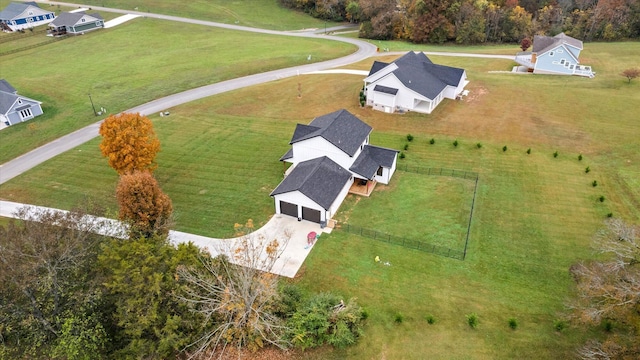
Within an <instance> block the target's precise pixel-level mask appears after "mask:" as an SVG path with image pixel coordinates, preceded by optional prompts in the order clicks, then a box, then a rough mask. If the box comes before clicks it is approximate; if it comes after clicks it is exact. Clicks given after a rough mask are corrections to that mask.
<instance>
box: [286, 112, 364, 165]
mask: <svg viewBox="0 0 640 360" xmlns="http://www.w3.org/2000/svg"><path fill="white" fill-rule="evenodd" d="M371 130H372V128H371V126H369V125H367V124H366V123H364V122H363V121H362V120H360V119H358V118H357V117H355V116H354V115H353V114H351V113H350V112H348V111H347V110H344V109H342V110H338V111H334V112H332V113H329V114H326V115H322V116H319V117H317V118H315V119H313V121H311V123H309V125H302V124H298V125H297V126H296V130H295V131H294V134H293V137H292V138H291V144H293V143H296V142H300V141H303V140H307V139H311V138H314V137H317V136H320V137H322V138H323V139H325V140H326V141H328V142H329V143H331V144H332V145H334V146H335V147H337V148H338V149H340V150H342V151H344V152H345V153H347V154H348V155H349V156H353V155H355V153H356V151H358V149H359V148H360V145H362V143H363V142H364V141H365V140H366V139H367V136H369V134H370V133H371Z"/></svg>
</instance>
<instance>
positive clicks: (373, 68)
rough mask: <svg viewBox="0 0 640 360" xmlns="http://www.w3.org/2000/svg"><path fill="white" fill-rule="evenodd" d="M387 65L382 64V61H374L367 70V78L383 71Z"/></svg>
mask: <svg viewBox="0 0 640 360" xmlns="http://www.w3.org/2000/svg"><path fill="white" fill-rule="evenodd" d="M387 65H389V63H386V62H382V61H377V60H376V61H374V62H373V65H371V70H369V75H367V76H371V75H373V74H375V73H377V72H378V71H380V70H382V69H384V68H385V67H386V66H387Z"/></svg>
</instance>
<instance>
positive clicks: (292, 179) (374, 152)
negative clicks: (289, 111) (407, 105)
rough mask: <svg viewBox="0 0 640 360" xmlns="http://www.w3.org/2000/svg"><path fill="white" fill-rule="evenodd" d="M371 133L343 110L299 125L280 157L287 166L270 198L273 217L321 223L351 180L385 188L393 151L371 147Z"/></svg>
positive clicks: (335, 207) (394, 161)
mask: <svg viewBox="0 0 640 360" xmlns="http://www.w3.org/2000/svg"><path fill="white" fill-rule="evenodd" d="M371 131H372V128H371V126H369V125H367V124H366V123H364V122H363V121H362V120H360V119H358V118H357V117H356V116H354V115H353V114H351V113H350V112H348V111H346V110H344V109H343V110H338V111H335V112H332V113H330V114H326V115H322V116H319V117H317V118H315V119H313V121H311V123H309V124H308V125H304V124H298V125H297V126H296V129H295V131H294V133H293V136H292V138H291V141H290V142H289V144H290V145H291V149H290V150H289V151H287V153H286V154H284V155H283V156H282V157H281V158H280V160H281V161H284V162H286V163H290V164H291V166H290V167H289V168H288V169H287V171H286V172H285V178H284V180H282V182H281V183H280V184H279V185H278V186H277V187H276V188H275V190H273V192H272V193H271V196H272V197H273V198H274V201H275V207H276V214H284V215H289V216H293V217H296V218H298V219H299V220H308V221H313V222H317V223H320V224H326V223H327V222H328V220H329V219H331V218H332V217H333V216H334V215H335V214H336V212H337V211H338V208H339V207H340V205H341V204H342V201H343V200H344V199H345V197H346V196H347V194H348V193H349V191H350V189H351V187H352V185H353V184H354V182H355V181H357V182H358V184H361V185H362V186H367V189H369V188H371V189H372V188H373V187H372V186H370V185H373V186H375V184H376V183H378V182H380V183H383V184H388V183H389V181H390V180H391V177H392V176H393V173H394V172H395V170H396V165H397V155H398V151H397V150H393V149H387V148H383V147H379V146H373V145H370V144H369V135H370V134H371Z"/></svg>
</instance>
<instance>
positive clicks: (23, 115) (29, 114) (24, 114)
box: [19, 108, 33, 120]
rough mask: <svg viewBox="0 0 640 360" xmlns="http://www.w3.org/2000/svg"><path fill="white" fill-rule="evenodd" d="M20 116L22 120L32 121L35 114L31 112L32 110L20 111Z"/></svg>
mask: <svg viewBox="0 0 640 360" xmlns="http://www.w3.org/2000/svg"><path fill="white" fill-rule="evenodd" d="M19 114H20V119H21V120H24V119H31V118H32V117H33V112H31V108H27V109H24V110H20V112H19Z"/></svg>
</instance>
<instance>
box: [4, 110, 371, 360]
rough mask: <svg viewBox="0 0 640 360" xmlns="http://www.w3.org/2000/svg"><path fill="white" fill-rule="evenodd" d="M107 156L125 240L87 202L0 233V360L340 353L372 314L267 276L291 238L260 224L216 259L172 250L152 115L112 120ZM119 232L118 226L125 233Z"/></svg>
mask: <svg viewBox="0 0 640 360" xmlns="http://www.w3.org/2000/svg"><path fill="white" fill-rule="evenodd" d="M100 135H102V142H101V144H100V149H101V152H102V155H103V156H104V157H106V158H107V159H108V162H109V165H110V166H111V167H112V168H113V169H114V170H115V171H116V172H117V173H118V174H119V175H120V177H119V180H118V184H117V185H116V191H115V192H116V193H115V197H116V199H117V201H118V217H119V219H120V220H121V222H122V223H123V224H124V230H125V231H124V232H123V231H117V232H111V233H117V234H118V235H117V236H116V235H114V236H104V235H100V233H104V230H105V229H107V228H109V227H112V226H113V223H112V222H110V221H109V220H102V219H103V218H102V217H106V216H108V215H109V214H108V213H107V212H106V211H105V210H104V209H102V208H101V207H100V206H99V205H98V204H94V203H86V204H81V205H79V206H78V207H77V208H76V209H73V210H71V211H68V212H61V211H57V210H50V209H44V210H41V209H37V208H33V207H25V208H22V209H20V210H18V212H17V213H16V214H14V215H15V217H16V219H12V220H11V221H9V223H8V224H7V225H4V226H0V288H1V289H2V291H0V359H142V358H144V359H172V358H185V357H188V358H196V359H198V358H213V357H217V358H228V357H229V356H230V355H229V351H230V350H231V351H233V353H234V354H242V353H243V352H251V351H258V350H260V349H261V348H263V347H271V348H275V349H277V348H279V349H289V348H298V349H303V350H304V349H306V348H310V347H316V346H320V345H324V344H330V345H333V346H337V347H344V346H348V345H351V344H353V343H355V341H356V340H357V338H358V337H359V336H360V334H361V331H362V326H363V323H362V322H363V320H364V319H365V317H366V313H365V312H364V311H363V309H362V308H361V307H360V306H359V305H358V304H357V303H356V302H355V301H354V300H353V299H345V300H343V299H342V298H341V297H340V296H338V295H335V294H327V293H323V294H303V293H302V291H301V290H300V289H299V288H298V287H297V286H295V285H293V284H286V283H284V282H281V281H280V279H279V278H278V277H277V276H276V275H273V274H272V273H270V272H269V270H272V269H273V267H274V264H275V261H276V260H277V259H278V257H279V256H280V255H281V253H282V249H283V247H284V246H285V245H286V242H287V241H288V239H287V237H288V236H289V235H287V234H284V235H283V237H284V238H282V239H266V238H264V237H261V236H258V235H255V234H253V223H252V222H251V220H249V221H248V222H247V223H246V224H243V225H240V224H236V225H235V230H236V235H237V236H240V237H241V240H240V241H238V242H233V243H231V242H230V243H229V244H228V246H227V248H224V249H217V250H218V251H219V252H220V253H222V254H226V255H221V256H217V257H215V258H213V257H211V255H210V254H209V253H208V252H206V251H203V250H202V249H199V248H198V247H196V246H195V245H193V244H192V243H189V244H180V245H177V246H174V245H172V244H171V243H170V241H169V240H170V239H169V234H170V228H171V226H172V225H173V223H174V222H173V216H172V212H173V206H172V203H171V199H170V198H169V196H168V195H167V194H165V193H164V192H163V191H162V189H161V188H160V186H159V184H158V182H157V180H156V179H155V177H154V175H153V171H154V170H155V169H156V168H157V164H156V163H155V157H156V154H157V153H158V151H160V142H159V140H158V139H157V137H156V135H155V132H154V130H153V124H152V122H151V120H150V119H149V118H147V117H146V116H143V115H140V114H127V113H125V114H120V115H112V116H110V117H108V118H107V119H106V120H105V121H104V122H103V123H102V125H101V127H100ZM118 229H120V227H118Z"/></svg>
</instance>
